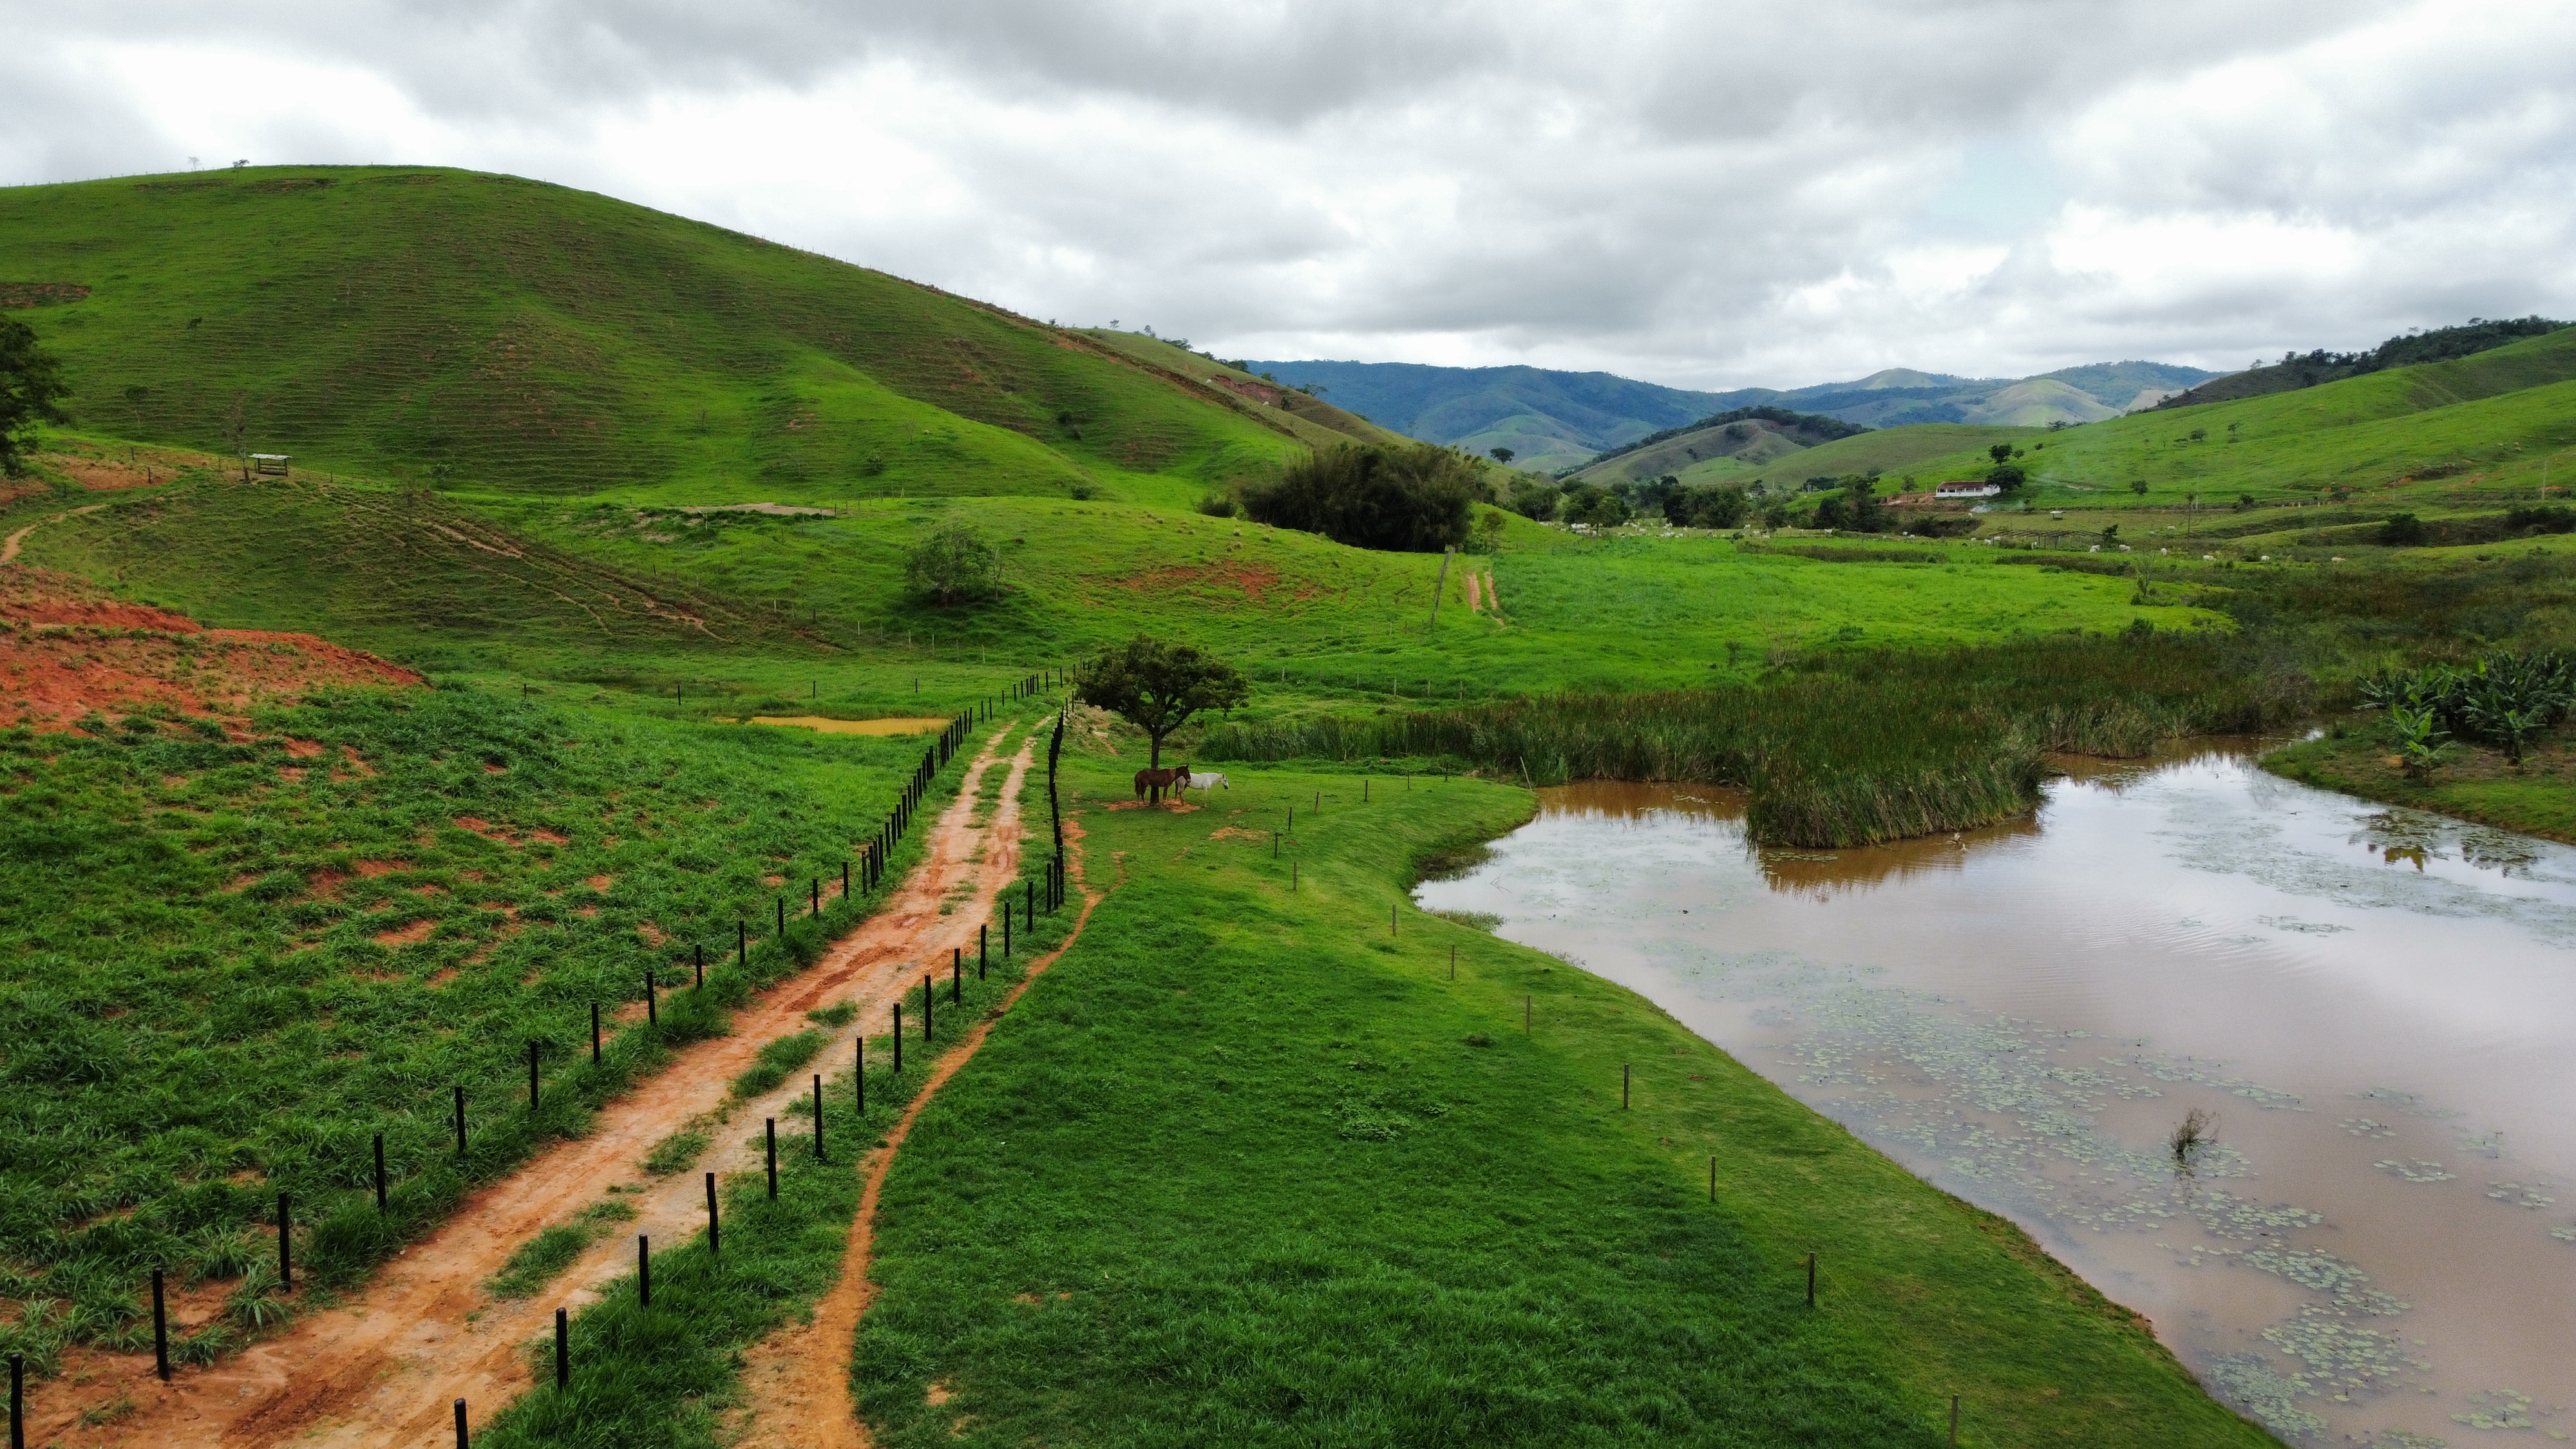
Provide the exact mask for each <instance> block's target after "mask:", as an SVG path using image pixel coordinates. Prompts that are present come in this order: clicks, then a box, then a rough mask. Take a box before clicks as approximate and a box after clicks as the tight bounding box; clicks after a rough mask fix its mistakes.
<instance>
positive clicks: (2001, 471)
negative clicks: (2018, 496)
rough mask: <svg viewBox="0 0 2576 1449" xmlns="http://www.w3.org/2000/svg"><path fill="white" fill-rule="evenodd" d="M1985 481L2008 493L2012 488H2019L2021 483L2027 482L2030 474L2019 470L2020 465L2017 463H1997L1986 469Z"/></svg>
mask: <svg viewBox="0 0 2576 1449" xmlns="http://www.w3.org/2000/svg"><path fill="white" fill-rule="evenodd" d="M1986 481H1987V482H1989V483H1992V484H1993V485H1995V486H1996V487H1997V488H2000V489H2002V490H2003V491H2005V492H2006V493H2010V492H2011V491H2013V490H2014V489H2016V488H2019V487H2020V486H2021V485H2022V484H2024V483H2027V482H2029V481H2030V475H2029V474H2027V473H2024V472H2023V471H2022V470H2021V465H2020V464H2018V463H1997V464H1996V465H1995V466H1993V467H1992V468H1989V469H1987V470H1986Z"/></svg>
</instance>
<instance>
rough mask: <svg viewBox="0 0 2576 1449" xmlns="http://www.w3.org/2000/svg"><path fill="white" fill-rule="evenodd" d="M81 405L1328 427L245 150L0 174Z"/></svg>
mask: <svg viewBox="0 0 2576 1449" xmlns="http://www.w3.org/2000/svg"><path fill="white" fill-rule="evenodd" d="M0 257H5V258H6V259H7V261H6V263H5V267H6V270H7V272H8V273H9V277H8V280H9V282H10V283H11V286H10V288H9V290H8V300H9V301H12V302H16V303H21V304H27V303H32V304H35V305H25V306H23V310H18V311H17V312H16V315H19V316H23V317H25V318H26V319H27V320H28V322H29V323H30V325H32V326H33V327H34V328H35V329H36V330H37V332H38V334H39V336H40V337H41V338H42V340H43V342H44V343H45V344H46V345H47V346H48V347H50V348H51V349H52V350H54V351H55V352H56V353H58V354H59V355H60V356H61V357H62V359H63V362H64V368H65V372H66V376H67V378H68V380H69V381H70V382H71V383H72V385H73V387H74V389H75V396H74V398H73V406H74V408H75V409H76V412H77V416H78V418H79V420H80V422H81V423H82V424H84V425H86V426H88V427H90V428H93V429H99V430H106V431H113V432H116V433H119V434H122V435H125V436H130V437H135V438H139V439H144V440H150V441H157V442H167V443H175V444H183V445H186V446H191V447H198V448H205V449H208V450H210V451H223V452H228V451H230V448H229V439H228V437H227V434H228V432H229V431H230V429H229V427H228V421H229V419H230V418H231V417H232V416H233V415H234V412H235V409H236V408H238V410H239V418H240V426H241V435H242V436H241V441H242V443H243V444H244V446H246V447H247V448H248V449H250V450H253V451H267V452H284V453H292V454H294V455H296V459H297V463H298V465H299V466H304V467H310V468H313V469H316V470H349V471H361V472H369V473H376V474H380V475H393V476H398V477H404V478H408V479H412V480H415V481H433V482H437V483H440V484H442V485H452V486H472V487H482V488H491V489H499V490H506V491H512V492H530V493H553V494H578V493H591V492H596V491H599V490H601V489H606V488H630V489H633V488H642V489H655V488H672V487H676V488H678V489H681V490H683V491H685V492H687V493H688V495H689V496H688V498H687V501H690V502H724V501H730V499H731V498H733V497H737V496H740V497H764V498H765V497H775V496H779V495H780V494H781V493H782V491H783V492H785V493H787V494H790V495H794V496H800V497H806V498H812V497H815V496H817V495H820V496H823V497H834V496H866V495H882V494H920V493H949V494H953V493H967V492H971V493H994V492H1024V493H1042V494H1049V493H1051V494H1059V495H1061V494H1065V493H1070V492H1073V491H1077V490H1079V489H1081V488H1082V487H1083V486H1084V485H1089V486H1091V487H1093V488H1099V487H1103V486H1110V487H1112V488H1113V489H1114V488H1115V486H1116V485H1118V484H1119V483H1120V482H1121V480H1142V479H1145V478H1149V477H1152V476H1154V475H1161V476H1162V478H1163V480H1164V486H1163V487H1162V488H1160V489H1159V490H1157V489H1156V488H1154V487H1153V486H1151V485H1146V484H1142V483H1141V482H1140V483H1139V486H1144V487H1146V491H1147V494H1148V495H1151V496H1166V495H1168V496H1172V497H1177V496H1179V493H1178V490H1179V489H1181V488H1194V487H1198V486H1204V485H1206V484H1209V483H1218V482H1224V481H1228V480H1231V479H1235V478H1239V477H1243V476H1246V475H1248V474H1252V473H1256V472H1259V471H1262V470H1265V469H1268V468H1271V467H1274V466H1276V465H1277V463H1278V462H1279V461H1280V460H1281V459H1282V458H1283V457H1285V456H1287V455H1289V454H1290V453H1292V452H1293V451H1294V450H1295V448H1296V447H1297V446H1298V445H1299V444H1300V443H1304V442H1310V441H1312V438H1313V434H1314V430H1313V429H1311V428H1310V429H1306V430H1305V431H1304V432H1302V433H1301V431H1300V430H1299V428H1298V426H1297V425H1295V424H1294V423H1291V422H1288V421H1286V420H1283V419H1281V418H1279V417H1278V416H1276V414H1275V410H1270V409H1265V408H1263V407H1261V406H1259V405H1258V404H1257V403H1255V402H1253V401H1252V400H1250V399H1247V398H1245V397H1242V396H1240V395H1238V394H1237V393H1235V392H1232V391H1228V390H1226V389H1224V388H1222V387H1211V386H1208V385H1206V384H1205V383H1202V382H1198V381H1194V380H1192V379H1190V378H1187V377H1183V376H1179V375H1176V374H1174V373H1172V372H1170V371H1169V370H1165V369H1156V368H1149V367H1143V366H1139V365H1137V364H1136V363H1135V362H1134V361H1132V360H1131V359H1129V358H1128V357H1126V356H1124V355H1122V354H1120V353H1119V352H1117V351H1114V350H1112V349H1109V348H1106V347H1103V346H1101V345H1099V344H1097V343H1095V342H1093V341H1092V340H1090V339H1088V338H1086V337H1084V336H1082V335H1081V334H1078V333H1074V332H1069V331H1062V330H1058V329H1055V328H1052V327H1048V326H1045V325H1042V324H1039V323H1035V322H1032V321H1030V320H1028V319H1026V318H1021V317H1017V316H1013V315H1011V314H1009V313H1005V312H1002V311H1000V310H999V309H996V308H993V307H989V306H986V305H983V304H981V303H976V302H971V301H967V300H964V299H961V298H957V297H952V296H949V295H947V294H945V293H942V292H940V291H937V290H936V289H933V288H929V287H923V286H919V285H916V284H914V283H910V282H906V281H903V280H901V279H899V278H895V277H891V276H887V275H885V274H884V273H881V272H874V271H869V270H867V269H865V268H861V267H854V266H850V265H847V264H845V263H841V262H836V261H832V260H830V259H828V258H824V257H820V256H816V255H814V254H811V253H807V252H800V251H796V250H794V249H792V248H788V247H784V246H780V245H777V244H775V243H771V242H766V241H762V240H760V239H758V238H756V237H749V236H744V235H741V234H739V233H735V232H729V231H725V230H723V229H721V228H718V227H714V226H709V225H706V224H704V223H700V222H694V221H688V220H684V219H682V218H679V217H674V216H668V215H664V214H662V213H659V212H654V211H650V210H647V209H645V208H642V207H638V206H632V205H628V204H626V203H624V202H619V201H614V200H611V199H609V198H607V197H603V196H597V195H593V194H590V193H586V192H579V191H573V190H570V189H567V188H564V187H559V186H550V185H545V184H542V183H538V182H532V181H525V180H521V179H519V178H516V177H509V176H494V175H484V174H479V173H474V172H465V171H451V170H437V169H423V168H382V167H304V166H296V167H254V168H249V169H245V170H239V171H225V172H221V173H213V174H207V173H194V174H188V175H180V176H163V177H144V178H139V179H138V178H127V179H119V180H113V181H96V182H83V183H78V184H73V185H57V186H34V187H18V188H10V189H5V190H0Z"/></svg>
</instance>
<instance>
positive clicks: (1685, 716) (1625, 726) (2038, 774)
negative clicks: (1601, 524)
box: [1197, 635, 2306, 848]
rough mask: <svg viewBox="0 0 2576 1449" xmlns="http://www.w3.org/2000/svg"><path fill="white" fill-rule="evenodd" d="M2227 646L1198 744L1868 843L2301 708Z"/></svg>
mask: <svg viewBox="0 0 2576 1449" xmlns="http://www.w3.org/2000/svg"><path fill="white" fill-rule="evenodd" d="M2238 652H2239V651H2238V646H2236V645H2235V644H2234V643H2233V642H2232V641H2230V640H2227V639H2225V638H2223V637H2192V636H2178V635H2153V636H2121V637H2117V638H2089V639H2064V640H2043V641H2033V642H2029V643H2024V644H2015V645H2007V646H2002V647H1999V648H1989V649H1974V650H1958V651H1952V652H1948V653H1938V654H1910V655H1909V654H1898V653H1886V654H1876V655H1867V656H1862V657H1859V658H1857V659H1844V660H1839V661H1836V662H1834V663H1832V664H1830V665H1827V666H1824V667H1819V668H1815V669H1811V670H1805V671H1795V672H1789V673H1784V674H1782V675H1780V676H1778V677H1776V678H1773V679H1769V680H1764V681H1761V682H1757V683H1752V684H1742V685H1727V686H1721V687H1716V688H1710V689H1691V690H1668V691H1657V692H1648V693H1637V694H1598V693H1569V694H1555V695H1539V696H1530V697H1526V698H1521V699H1514V700H1502V701H1495V702H1491V703H1486V704H1480V705H1473V706H1469V707H1466V708H1462V709H1446V710H1429V709H1425V710H1404V711H1395V712H1391V713H1387V714H1382V715H1373V716H1364V717H1353V716H1347V715H1322V716H1314V717H1308V718H1298V719H1286V720H1275V721H1267V722H1260V723H1244V724H1237V725H1230V726H1227V727H1224V728H1222V729H1219V730H1216V731H1213V732H1211V734H1210V735H1209V737H1208V739H1207V740H1206V741H1205V742H1203V743H1202V744H1201V745H1200V746H1199V747H1198V751H1197V753H1198V756H1199V757H1200V758H1203V759H1208V760H1226V759H1231V760H1290V759H1322V760H1336V761H1346V762H1347V761H1359V760H1371V759H1391V758H1407V759H1447V760H1456V761H1459V762H1462V763H1464V764H1468V765H1471V766H1474V767H1477V768H1483V769H1490V770H1494V771H1496V772H1498V773H1501V774H1505V775H1509V776H1515V777H1518V778H1520V779H1522V780H1524V781H1526V782H1527V783H1529V784H1533V785H1556V784H1563V783H1565V782H1567V781H1570V780H1584V779H1615V780H1647V781H1672V782H1699V783H1707V784H1722V785H1735V786H1741V787H1743V788H1744V789H1745V790H1746V791H1747V792H1748V793H1749V795H1750V797H1751V799H1750V802H1749V804H1748V806H1747V827H1748V828H1749V829H1750V830H1751V831H1752V833H1753V835H1754V838H1756V839H1758V840H1761V841H1764V842H1766V843H1772V844H1780V845H1798V846H1816V847H1826V848H1836V847H1843V846H1853V845H1870V844H1877V843H1880V842H1884V841H1888V840H1897V839H1902V838H1904V837H1906V836H1912V835H1928V834H1934V833H1938V832H1942V831H1951V830H1965V829H1971V828H1974V827H1977V826H1981V825H1988V824H1992V823H1994V822H1995V821H1998V820H2003V819H2007V818H2009V817H2011V816H2013V815H2016V814H2019V813H2021V812H2023V811H2025V810H2028V809H2030V808H2032V806H2033V805H2035V804H2036V803H2037V801H2038V798H2039V785H2040V781H2041V780H2042V779H2043V778H2045V777H2046V774H2047V767H2046V763H2045V760H2044V758H2043V757H2044V755H2045V754H2046V753H2048V752H2050V751H2059V752H2066V753H2075V754H2088V755H2102V756H2109V757H2115V758H2127V757H2135V756H2140V755H2144V754H2147V753H2148V752H2150V751H2151V750H2153V749H2154V747H2155V746H2156V744H2157V743H2158V742H2159V741H2161V740H2165V739H2169V738H2173V737H2175V736H2179V735H2186V734H2198V733H2209V732H2213V731H2225V730H2252V729H2255V728H2258V727H2260V725H2261V724H2262V723H2263V721H2264V720H2265V719H2268V718H2277V717H2279V716H2280V715H2282V714H2284V713H2287V712H2289V711H2290V710H2292V709H2296V708H2301V707H2304V705H2305V703H2306V695H2305V691H2304V688H2303V685H2304V677H2303V676H2298V677H2295V678H2294V679H2293V680H2292V681H2290V682H2289V683H2286V684H2285V683H2284V682H2283V680H2282V679H2281V677H2280V672H2279V671H2277V670H2266V669H2262V668H2253V667H2248V661H2247V660H2245V659H2243V658H2240V657H2236V655H2237V653H2238Z"/></svg>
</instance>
